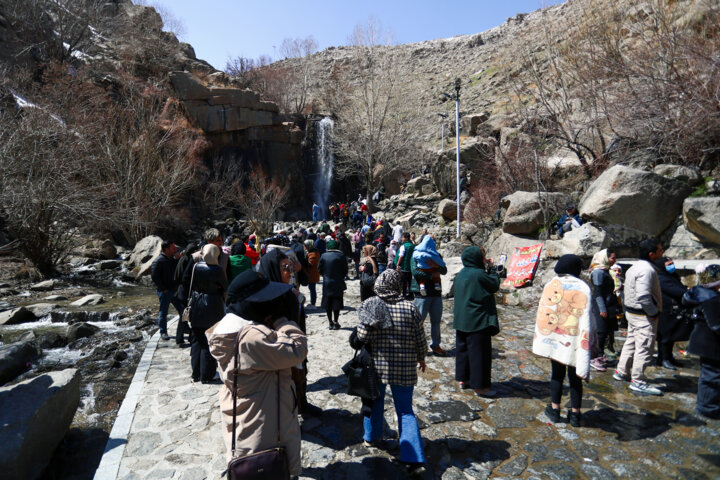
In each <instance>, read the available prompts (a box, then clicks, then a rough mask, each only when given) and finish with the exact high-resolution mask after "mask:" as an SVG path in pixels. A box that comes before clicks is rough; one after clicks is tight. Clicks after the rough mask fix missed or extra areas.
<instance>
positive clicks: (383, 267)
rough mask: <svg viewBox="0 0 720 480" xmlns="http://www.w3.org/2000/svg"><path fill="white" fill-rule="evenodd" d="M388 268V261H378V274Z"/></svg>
mask: <svg viewBox="0 0 720 480" xmlns="http://www.w3.org/2000/svg"><path fill="white" fill-rule="evenodd" d="M386 269H387V263H378V275H380V274H381V273H382V272H384V271H385V270H386Z"/></svg>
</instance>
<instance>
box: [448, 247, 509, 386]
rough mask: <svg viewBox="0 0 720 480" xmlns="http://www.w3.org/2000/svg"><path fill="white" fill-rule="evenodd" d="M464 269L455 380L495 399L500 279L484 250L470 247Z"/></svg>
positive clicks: (456, 319)
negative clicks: (494, 352)
mask: <svg viewBox="0 0 720 480" xmlns="http://www.w3.org/2000/svg"><path fill="white" fill-rule="evenodd" d="M461 259H462V263H463V267H464V268H463V269H462V270H460V272H459V273H458V274H457V276H456V277H455V307H454V311H453V313H454V316H453V328H454V329H455V330H456V332H455V340H456V341H455V343H456V346H457V354H456V355H455V380H457V381H458V382H460V388H472V389H473V390H475V393H477V394H478V395H481V396H487V397H491V396H494V395H495V393H496V392H495V391H494V390H491V389H490V373H491V370H492V341H491V339H492V337H493V335H497V334H498V332H500V325H499V323H498V315H497V307H496V306H495V295H494V294H495V292H497V291H498V289H499V288H500V278H499V277H498V275H497V273H496V272H495V271H493V270H489V269H488V268H487V267H486V260H485V252H484V250H483V249H481V248H480V247H476V246H472V247H468V248H466V249H465V250H464V251H463V253H462V256H461Z"/></svg>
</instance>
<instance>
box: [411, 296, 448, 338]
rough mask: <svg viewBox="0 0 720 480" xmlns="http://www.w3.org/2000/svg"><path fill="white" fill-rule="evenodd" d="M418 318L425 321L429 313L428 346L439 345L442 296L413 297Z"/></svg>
mask: <svg viewBox="0 0 720 480" xmlns="http://www.w3.org/2000/svg"><path fill="white" fill-rule="evenodd" d="M415 306H416V307H417V309H418V312H420V318H421V319H422V320H423V321H425V317H427V315H428V313H429V314H430V340H431V343H430V348H435V347H439V346H440V321H441V320H442V297H415Z"/></svg>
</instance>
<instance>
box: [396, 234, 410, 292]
mask: <svg viewBox="0 0 720 480" xmlns="http://www.w3.org/2000/svg"><path fill="white" fill-rule="evenodd" d="M402 238H403V243H402V245H400V249H399V250H398V253H397V261H396V262H395V263H396V265H397V271H398V272H400V275H402V279H403V297H405V298H408V299H412V293H410V283H411V282H412V273H411V269H410V259H412V254H413V250H415V244H414V243H413V242H412V241H411V240H410V234H409V233H408V232H405V233H403V237H402Z"/></svg>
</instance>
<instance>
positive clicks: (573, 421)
mask: <svg viewBox="0 0 720 480" xmlns="http://www.w3.org/2000/svg"><path fill="white" fill-rule="evenodd" d="M580 418H582V415H581V414H580V412H573V411H572V410H570V411H569V412H568V422H570V425H572V426H573V427H579V426H580Z"/></svg>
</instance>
